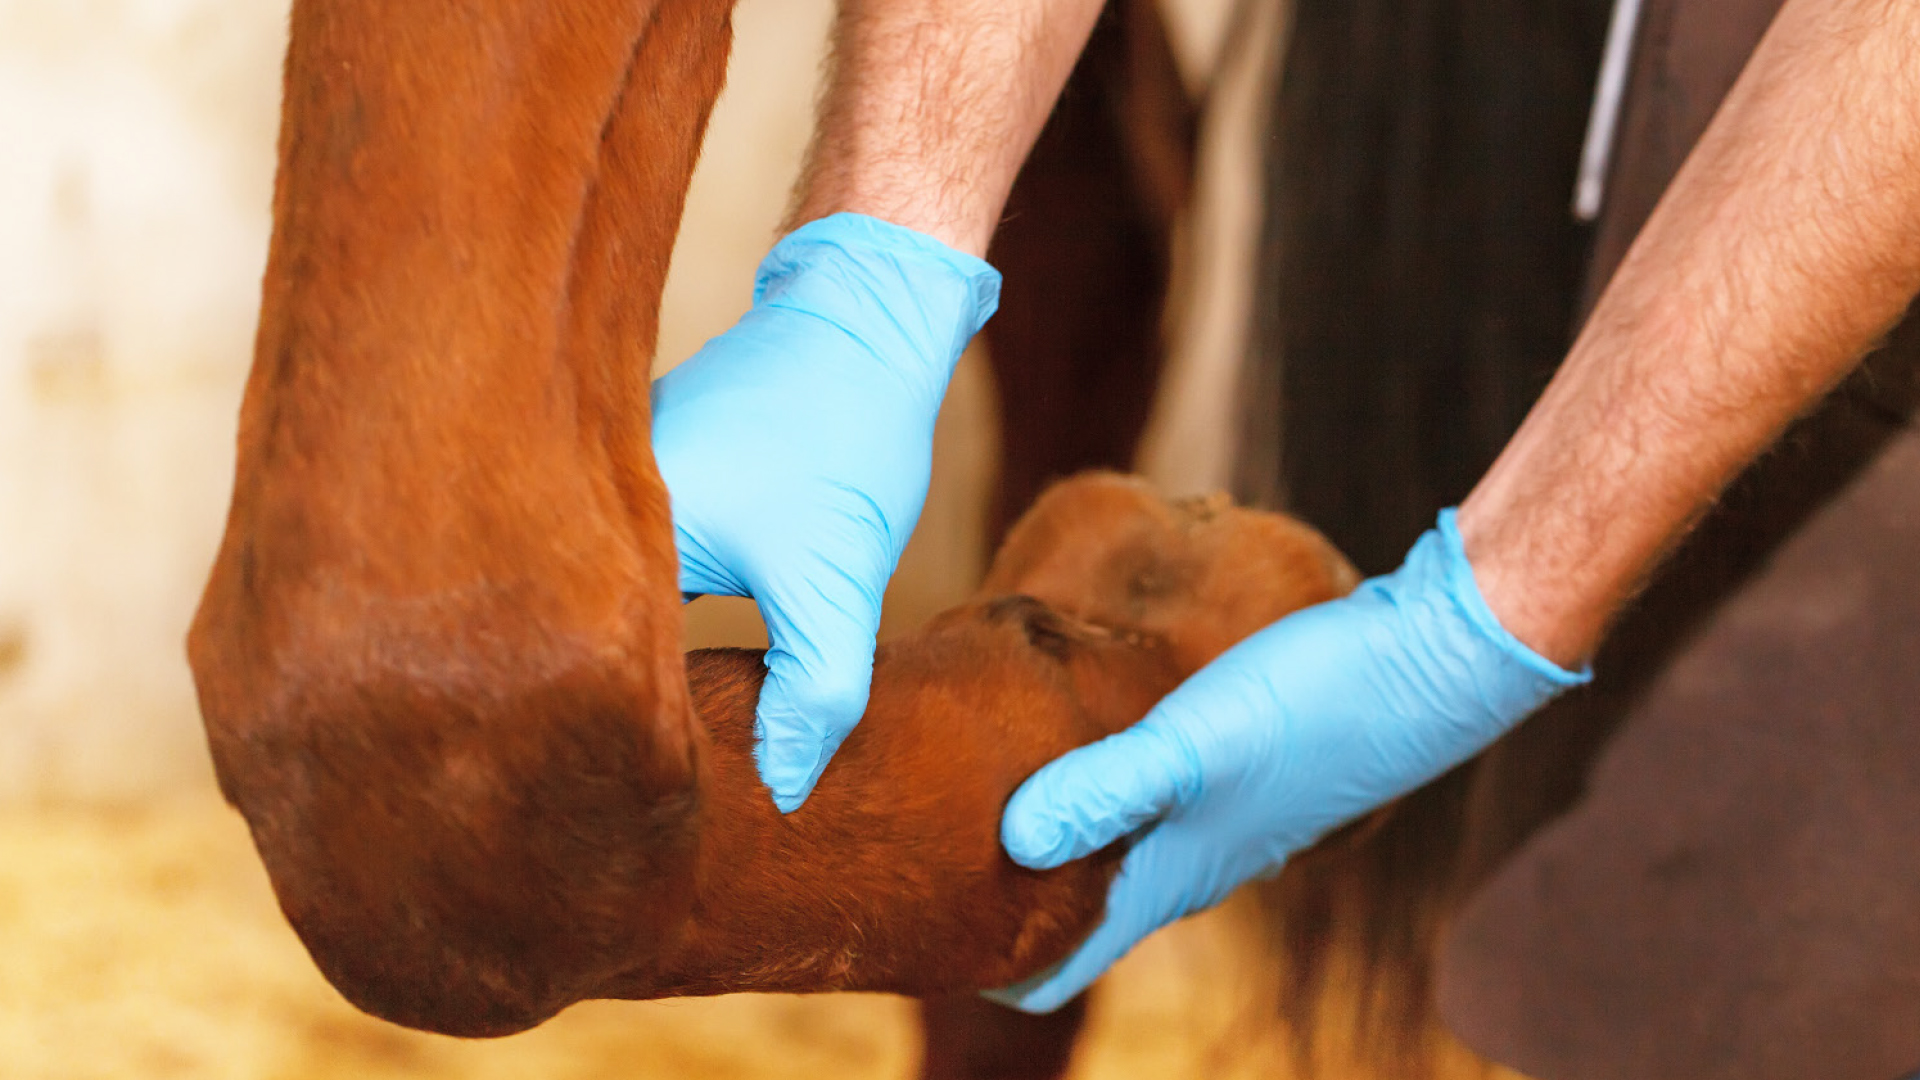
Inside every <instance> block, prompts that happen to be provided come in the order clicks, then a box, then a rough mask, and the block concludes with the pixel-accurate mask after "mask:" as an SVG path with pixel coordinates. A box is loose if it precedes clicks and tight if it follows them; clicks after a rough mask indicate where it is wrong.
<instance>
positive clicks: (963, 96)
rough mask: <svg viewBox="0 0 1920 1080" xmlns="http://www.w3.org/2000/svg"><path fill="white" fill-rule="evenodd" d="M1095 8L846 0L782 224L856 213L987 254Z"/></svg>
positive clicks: (1049, 0)
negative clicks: (803, 162)
mask: <svg viewBox="0 0 1920 1080" xmlns="http://www.w3.org/2000/svg"><path fill="white" fill-rule="evenodd" d="M1100 7H1101V2H1100V0H1006V2H1000V3H995V2H993V0H842V3H841V5H840V14H839V18H838V19H837V21H836V23H835V26H834V45H833V62H832V65H831V71H830V74H829V77H828V83H827V90H826V93H825V95H824V96H823V98H822V99H821V105H820V118H819V124H818V128H817V130H816V132H815V135H814V141H813V145H812V147H811V148H810V149H809V150H808V153H807V164H806V168H805V169H804V171H803V172H802V175H801V181H800V185H799V188H798V190H797V191H796V193H795V198H794V208H793V211H792V213H791V214H789V215H788V219H787V223H786V228H788V229H792V228H796V227H798V226H800V225H803V224H805V223H806V222H808V221H811V220H813V219H815V218H818V217H824V216H826V215H827V214H831V213H835V212H837V211H843V210H845V211H854V212H858V213H863V214H869V215H872V216H874V217H878V218H883V219H885V220H887V221H891V222H893V223H894V224H896V225H904V226H906V227H908V228H911V229H915V230H918V231H920V232H923V233H926V234H927V235H929V236H932V237H934V238H935V239H938V240H940V241H942V242H944V243H946V244H948V245H950V246H952V247H954V248H957V249H959V250H961V251H965V252H968V253H970V254H973V255H984V254H985V253H986V249H987V241H988V240H989V239H991V237H992V235H993V229H994V226H995V224H996V223H997V222H998V220H999V217H1000V211H1001V208H1002V207H1003V206H1004V205H1005V203H1006V200H1007V192H1008V191H1009V190H1010V189H1011V188H1012V186H1013V178H1014V174H1015V173H1016V172H1018V171H1019V168H1020V163H1021V162H1022V161H1023V160H1024V159H1025V158H1026V156H1027V151H1028V150H1029V149H1030V148H1031V147H1032V146H1033V142H1034V139H1035V138H1037V137H1038V136H1039V133H1040V128H1041V126H1042V125H1043V124H1044V123H1045V122H1046V118H1047V114H1048V113H1049V112H1050V111H1051V110H1052V108H1053V102H1054V99H1056V98H1057V97H1059V94H1060V88H1061V86H1062V85H1064V84H1065V82H1066V78H1067V74H1068V72H1069V71H1071V70H1072V68H1073V63H1074V59H1075V57H1077V56H1078V55H1079V53H1080V49H1081V46H1082V45H1084V44H1085V43H1086V39H1087V34H1088V33H1089V32H1090V30H1091V29H1092V27H1093V21H1094V18H1095V17H1096V16H1097V15H1098V14H1099V11H1100Z"/></svg>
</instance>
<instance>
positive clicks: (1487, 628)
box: [1434, 508, 1591, 696]
mask: <svg viewBox="0 0 1920 1080" xmlns="http://www.w3.org/2000/svg"><path fill="white" fill-rule="evenodd" d="M1434 531H1435V534H1436V536H1435V540H1436V542H1437V543H1438V544H1439V546H1440V550H1441V561H1442V565H1443V570H1442V573H1443V575H1444V582H1445V588H1446V591H1447V593H1448V596H1449V597H1450V598H1451V599H1452V601H1453V603H1454V604H1455V606H1456V610H1457V612H1458V614H1459V616H1460V618H1461V619H1462V620H1463V621H1464V622H1465V623H1466V624H1467V626H1468V627H1469V628H1470V629H1471V631H1472V632H1473V633H1474V634H1476V635H1478V636H1479V638H1480V639H1481V640H1482V641H1483V642H1484V643H1485V645H1486V646H1487V647H1488V648H1489V649H1490V650H1491V651H1492V652H1493V653H1494V654H1497V655H1499V656H1500V657H1502V658H1504V660H1505V661H1506V662H1508V663H1510V664H1512V665H1513V666H1514V667H1515V669H1516V671H1517V672H1522V673H1524V677H1523V678H1521V679H1520V680H1519V681H1520V682H1523V683H1529V684H1530V686H1529V688H1528V689H1527V690H1525V691H1523V693H1526V694H1539V693H1547V694H1548V695H1549V696H1550V695H1551V694H1552V693H1557V692H1558V691H1559V690H1562V689H1565V688H1567V687H1570V686H1576V685H1579V684H1580V683H1584V682H1586V681H1587V680H1588V679H1589V678H1591V671H1590V670H1589V669H1588V668H1587V666H1586V665H1585V663H1584V656H1576V657H1574V658H1572V659H1571V660H1564V659H1562V658H1561V657H1560V656H1556V655H1554V654H1552V653H1549V652H1546V651H1543V650H1541V649H1539V648H1537V647H1536V646H1535V645H1533V644H1532V642H1530V641H1529V640H1528V639H1527V638H1526V637H1525V636H1523V635H1522V634H1521V633H1518V632H1516V631H1515V630H1514V629H1513V627H1512V626H1511V624H1509V622H1508V621H1507V619H1506V618H1505V617H1503V615H1502V613H1501V612H1500V611H1499V609H1497V608H1496V607H1495V606H1494V605H1493V603H1492V602H1491V601H1490V600H1489V598H1488V596H1487V594H1486V590H1485V588H1484V586H1483V584H1482V581H1481V578H1482V575H1481V574H1480V572H1479V570H1478V568H1477V567H1476V566H1475V565H1474V563H1473V561H1472V559H1471V558H1470V557H1469V555H1468V551H1467V543H1466V539H1465V537H1464V536H1463V535H1462V533H1461V530H1460V523H1459V516H1458V511H1457V510H1456V509H1454V508H1448V509H1446V510H1442V511H1441V512H1440V517H1439V520H1438V522H1437V523H1436V524H1435V527H1434ZM1526 629H1532V627H1530V626H1528V627H1526Z"/></svg>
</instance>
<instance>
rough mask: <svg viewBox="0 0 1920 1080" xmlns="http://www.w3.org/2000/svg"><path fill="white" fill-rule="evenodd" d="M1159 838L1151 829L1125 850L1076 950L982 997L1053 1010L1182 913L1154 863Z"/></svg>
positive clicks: (1037, 1010)
mask: <svg viewBox="0 0 1920 1080" xmlns="http://www.w3.org/2000/svg"><path fill="white" fill-rule="evenodd" d="M1160 839H1162V838H1159V837H1156V836H1154V835H1151V834H1149V835H1148V836H1147V837H1146V838H1145V839H1143V840H1141V842H1140V843H1139V844H1138V845H1137V846H1136V847H1135V848H1134V849H1133V850H1132V851H1130V852H1128V853H1127V857H1126V859H1125V860H1124V861H1123V862H1121V864H1120V874H1119V876H1117V877H1115V878H1114V879H1113V889H1112V891H1110V892H1109V893H1108V894H1107V914H1106V917H1105V918H1104V919H1102V920H1101V922H1100V925H1099V926H1098V927H1095V928H1094V931H1093V933H1091V934H1089V935H1087V940H1086V941H1084V942H1082V943H1081V944H1080V947H1079V948H1078V949H1075V950H1074V951H1073V953H1072V954H1071V955H1070V956H1068V957H1067V958H1066V959H1065V960H1062V961H1061V962H1060V963H1058V964H1055V965H1054V966H1052V967H1050V968H1048V969H1046V970H1045V971H1042V972H1040V973H1039V974H1037V975H1035V976H1033V977H1032V978H1029V979H1026V980H1024V981H1022V982H1018V983H1015V984H1014V985H1012V986H1008V987H1003V988H1001V989H998V990H988V991H985V992H984V993H983V996H984V997H986V998H987V999H988V1000H990V1001H994V1002H998V1003H999V1004H1001V1005H1005V1006H1007V1007H1009V1008H1014V1009H1019V1010H1020V1011H1021V1012H1028V1013H1049V1012H1052V1011H1053V1010H1055V1009H1058V1008H1059V1007H1060V1006H1062V1005H1065V1004H1066V1003H1067V1002H1069V1001H1071V1000H1073V998H1074V997H1075V995H1077V994H1079V993H1080V992H1081V991H1083V990H1085V989H1086V988H1087V987H1088V986H1091V985H1092V984H1093V981H1094V980H1095V979H1097V978H1099V977H1100V976H1101V975H1104V974H1105V973H1106V971H1107V969H1108V968H1110V967H1112V966H1113V965H1114V963H1115V962H1116V961H1118V960H1119V959H1120V958H1121V957H1123V956H1125V955H1126V954H1127V953H1129V952H1131V951H1132V950H1133V947H1134V946H1135V945H1137V944H1139V943H1140V939H1142V938H1144V937H1146V936H1147V935H1148V934H1151V933H1153V932H1154V931H1155V930H1158V929H1160V928H1161V927H1162V926H1165V925H1166V924H1168V923H1170V922H1172V921H1173V920H1174V919H1176V918H1178V917H1179V916H1180V914H1181V912H1180V910H1179V909H1178V907H1177V906H1176V905H1177V903H1178V900H1177V894H1176V893H1174V892H1172V891H1170V890H1169V889H1168V888H1167V883H1166V882H1164V881H1159V880H1156V878H1157V877H1158V876H1159V875H1156V874H1155V873H1153V872H1152V870H1151V867H1152V866H1153V865H1154V864H1155V862H1156V852H1155V851H1154V849H1153V847H1152V846H1151V845H1153V844H1154V843H1155V841H1156V840H1160Z"/></svg>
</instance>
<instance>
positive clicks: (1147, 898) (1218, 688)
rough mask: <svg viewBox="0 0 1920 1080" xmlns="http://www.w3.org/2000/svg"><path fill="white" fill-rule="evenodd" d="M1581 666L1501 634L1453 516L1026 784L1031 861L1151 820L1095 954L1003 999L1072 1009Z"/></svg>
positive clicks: (1024, 815)
mask: <svg viewBox="0 0 1920 1080" xmlns="http://www.w3.org/2000/svg"><path fill="white" fill-rule="evenodd" d="M1585 678H1586V674H1585V673H1584V672H1583V673H1578V674H1576V673H1573V672H1568V671H1564V670H1562V669H1560V668H1559V667H1557V666H1555V665H1554V664H1553V663H1551V662H1550V661H1548V660H1546V659H1544V658H1543V657H1541V656H1539V655H1538V654H1536V653H1535V652H1534V651H1533V650H1531V649H1529V648H1528V647H1527V646H1526V645H1524V644H1522V643H1521V642H1520V641H1519V640H1518V639H1516V638H1514V637H1513V635H1511V634H1509V633H1507V631H1506V630H1504V629H1502V628H1501V626H1500V624H1499V621H1498V620H1497V619H1495V617H1494V615H1493V612H1492V611H1491V610H1489V609H1488V607H1487V605H1486V602H1485V601H1484V600H1483V599H1482V598H1481V595H1480V591H1479V589H1478V587H1477V586H1476V585H1475V584H1474V580H1473V571H1472V568H1471V567H1469V566H1468V564H1467V559H1466V555H1465V553H1464V551H1463V550H1462V548H1461V544H1460V536H1459V533H1458V531H1457V530H1456V529H1455V527H1454V524H1453V514H1452V511H1447V512H1445V513H1443V514H1442V515H1441V517H1440V524H1439V527H1438V528H1437V529H1434V530H1432V531H1429V532H1428V533H1427V534H1426V535H1425V536H1423V537H1421V539H1420V541H1419V543H1417V544H1416V545H1414V548H1413V551H1412V552H1411V553H1410V554H1409V555H1408V556H1407V561H1406V562H1405V564H1403V565H1402V566H1401V567H1400V569H1399V570H1397V571H1395V572H1394V573H1392V574H1388V575H1386V576H1384V577H1378V578H1373V579H1371V580H1369V581H1367V582H1364V583H1363V584H1362V585H1361V586H1360V587H1359V589H1357V590H1355V592H1354V593H1353V594H1352V595H1351V596H1348V597H1346V598H1344V599H1340V600H1335V601H1332V602H1330V603H1325V604H1321V605H1319V606H1317V607H1312V608H1308V609H1306V610H1305V611H1301V612H1298V613H1296V614H1294V615H1290V616H1288V617H1287V618H1284V619H1282V620H1280V621H1279V622H1276V623H1274V624H1273V625H1272V626H1269V627H1267V628H1266V629H1265V630H1262V631H1260V632H1259V633H1256V634H1254V635H1253V636H1252V637H1249V638H1247V639H1246V640H1245V641H1242V642H1241V643H1240V644H1238V645H1236V646H1234V647H1233V648H1232V649H1230V650H1228V651H1227V652H1226V653H1225V654H1223V655H1222V656H1220V657H1219V658H1218V659H1216V660H1214V662H1213V663H1211V664H1209V665H1207V666H1206V667H1205V668H1203V669H1201V670H1200V671H1199V672H1198V673H1196V674H1195V675H1194V676H1193V677H1192V678H1190V679H1188V680H1187V682H1186V683H1185V684H1183V685H1182V686H1181V687H1180V688H1179V689H1177V690H1175V691H1174V692H1173V693H1172V694H1169V695H1168V696H1167V698H1166V699H1165V700H1164V701H1162V702H1161V703H1160V704H1159V705H1157V706H1155V707H1154V709H1153V711H1152V712H1150V713H1149V714H1148V715H1147V716H1146V718H1145V719H1143V720H1141V721H1140V723H1138V724H1136V725H1135V726H1133V727H1131V728H1129V729H1127V730H1126V731H1123V732H1121V733H1119V734H1117V735H1113V736H1111V737H1109V738H1107V739H1104V740H1102V741H1100V742H1098V743H1095V744H1093V745H1091V746H1086V747H1082V748H1080V749H1078V750H1075V751H1073V752H1072V753H1069V754H1067V755H1066V756H1064V757H1062V758H1060V759H1059V760H1058V761H1055V762H1053V763H1052V764H1050V765H1048V766H1046V767H1045V768H1043V769H1041V770H1040V771H1039V772H1038V773H1035V774H1034V775H1033V776H1032V777H1031V778H1029V779H1028V780H1027V782H1026V783H1025V784H1023V785H1022V786H1021V788H1020V790H1019V791H1017V792H1015V793H1014V796H1013V799H1012V801H1011V802H1010V803H1009V804H1008V806H1007V812H1006V816H1005V818H1004V819H1003V820H1002V823H1001V840H1002V842H1003V843H1004V844H1005V845H1006V848H1007V852H1008V853H1009V854H1010V855H1012V856H1013V859H1014V861H1016V862H1018V863H1021V864H1022V865H1025V866H1030V867H1035V868H1046V867H1052V866H1058V865H1060V864H1061V863H1064V862H1066V861H1068V860H1070V859H1077V858H1079V857H1080V856H1082V855H1086V854H1088V853H1089V852H1092V851H1095V850H1097V849H1099V848H1102V847H1105V846H1106V845H1108V844H1111V843H1113V842H1114V841H1116V840H1119V839H1121V838H1122V837H1125V836H1127V835H1128V834H1129V833H1133V832H1134V831H1135V830H1138V829H1141V828H1142V827H1143V826H1148V828H1147V829H1146V831H1144V832H1142V833H1141V834H1140V835H1139V837H1138V838H1137V840H1136V842H1135V843H1134V846H1133V848H1132V849H1131V850H1130V851H1128V853H1127V856H1126V858H1125V860H1124V861H1123V862H1122V863H1121V868H1120V875H1119V877H1118V878H1116V879H1115V881H1114V884H1113V890H1112V892H1111V893H1110V894H1109V895H1108V897H1107V912H1106V918H1105V920H1104V921H1103V922H1102V923H1101V925H1100V926H1099V928H1098V929H1096V930H1095V931H1094V932H1093V934H1092V936H1091V937H1089V938H1088V939H1087V941H1086V942H1085V943H1084V944H1082V945H1081V946H1080V948H1079V950H1078V951H1076V952H1075V953H1074V954H1073V955H1072V956H1070V957H1068V958H1067V959H1066V961H1064V962H1063V963H1062V964H1060V965H1059V966H1057V967H1056V968H1054V969H1052V970H1050V971H1047V972H1043V973H1042V974H1040V975H1039V976H1036V977H1035V978H1033V979H1031V980H1029V981H1027V982H1026V983H1023V984H1021V985H1019V986H1015V987H1010V988H1008V989H1006V990H1001V991H995V992H993V993H992V994H990V995H989V996H991V997H994V998H995V999H996V1000H999V1001H1002V1002H1004V1003H1006V1004H1009V1005H1013V1006H1016V1007H1018V1008H1022V1009H1026V1010H1028V1011H1031V1012H1045V1011H1048V1010H1051V1009H1054V1008H1057V1007H1059V1006H1060V1005H1061V1004H1063V1003H1065V1002H1066V1001H1067V1000H1068V999H1069V998H1071V997H1073V996H1074V995H1075V994H1077V993H1079V992H1080V991H1081V990H1083V989H1085V987H1086V986H1087V984H1088V983H1090V982H1092V981H1093V980H1094V978H1096V977H1097V976H1098V975H1099V974H1100V973H1101V972H1103V971H1105V970H1106V969H1107V967H1108V965H1110V964H1112V963H1113V962H1114V961H1115V960H1118V959H1119V958H1120V957H1121V956H1122V955H1124V954H1125V953H1126V952H1127V950H1129V949H1131V948H1132V947H1133V945H1134V943H1135V942H1137V941H1139V940H1140V939H1141V938H1143V937H1145V936H1146V935H1147V934H1149V933H1151V932H1153V931H1154V930H1157V929H1159V928H1160V927H1162V926H1164V925H1166V924H1167V923H1169V922H1172V921H1173V920H1175V919H1178V918H1180V917H1181V916H1183V915H1186V914H1189V913H1191V912H1195V911H1199V910H1202V909H1204V908H1207V907H1211V906H1212V905H1214V904H1217V903H1219V902H1220V901H1221V900H1222V899H1223V898H1224V897H1225V896H1226V895H1227V893H1229V892H1230V891H1232V890H1233V888H1234V887H1235V886H1237V885H1239V884H1241V883H1242V882H1244V881H1246V880H1248V879H1249V878H1254V877H1262V876H1268V875H1271V874H1273V873H1275V872H1277V871H1278V870H1279V869H1280V867H1281V866H1282V864H1284V863H1285V862H1286V860H1287V857H1288V856H1289V855H1291V854H1293V853H1294V852H1296V851H1299V850H1300V849H1302V848H1304V847H1306V846H1308V845H1310V844H1312V843H1313V842H1314V841H1315V840H1316V839H1318V838H1319V837H1321V836H1323V835H1325V834H1326V833H1327V832H1329V831H1330V830H1332V829H1334V828H1336V827H1338V826H1339V825H1341V824H1343V823H1345V822H1348V821H1351V820H1353V819H1355V818H1357V817H1359V816H1361V815H1362V814H1365V813H1366V812H1367V811H1369V810H1372V809H1374V808H1375V807H1377V806H1380V805H1381V804H1383V803H1385V802H1387V801H1388V800H1391V799H1393V798H1395V797H1396V796H1399V795H1403V794H1405V793H1406V792H1408V791H1411V790H1413V789H1414V788H1416V787H1418V786H1420V785H1421V784H1423V783H1425V782H1426V781H1428V780H1431V779H1433V778H1434V777H1436V776H1438V775H1440V774H1441V773H1442V772H1445V771H1446V770H1447V769H1448V768H1450V767H1452V766H1454V765H1456V764H1458V763H1459V762H1461V761H1463V760H1465V759H1466V758H1468V757H1470V756H1472V755H1473V754H1474V753H1476V752H1477V751H1479V750H1480V749H1482V748H1483V747H1485V746H1486V745H1487V744H1488V743H1490V742H1492V741H1493V740H1494V739H1495V738H1496V737H1498V736H1499V735H1500V733H1501V732H1503V731H1505V730H1506V729H1507V728H1509V727H1511V726H1512V725H1513V724H1515V723H1517V722H1518V721H1519V720H1521V719H1522V718H1524V717H1525V716H1526V715H1527V714H1528V713H1530V712H1532V711H1533V710H1534V709H1536V708H1538V707H1539V706H1540V705H1542V704H1544V703H1545V702H1546V701H1547V700H1548V699H1549V698H1551V697H1553V696H1554V695H1555V694H1557V693H1559V692H1560V691H1561V690H1562V689H1564V688H1566V687H1568V686H1571V685H1573V684H1575V683H1579V682H1582V681H1584V680H1585Z"/></svg>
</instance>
